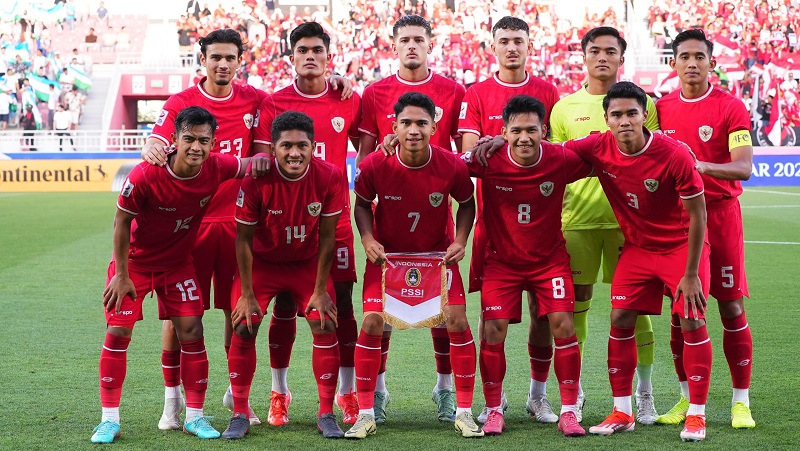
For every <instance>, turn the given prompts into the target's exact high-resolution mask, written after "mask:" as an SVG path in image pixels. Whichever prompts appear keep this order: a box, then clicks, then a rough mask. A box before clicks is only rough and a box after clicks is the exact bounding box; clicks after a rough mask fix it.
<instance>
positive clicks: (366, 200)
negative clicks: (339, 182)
mask: <svg viewBox="0 0 800 451" xmlns="http://www.w3.org/2000/svg"><path fill="white" fill-rule="evenodd" d="M353 192H354V193H356V196H358V197H360V198H361V199H362V200H364V201H365V202H372V201H373V200H374V199H367V198H366V197H364V196H362V195H361V194H358V191H356V190H353Z"/></svg>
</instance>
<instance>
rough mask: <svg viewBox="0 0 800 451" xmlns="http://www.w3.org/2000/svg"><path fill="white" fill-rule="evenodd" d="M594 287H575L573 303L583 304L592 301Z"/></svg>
mask: <svg viewBox="0 0 800 451" xmlns="http://www.w3.org/2000/svg"><path fill="white" fill-rule="evenodd" d="M593 294H594V285H577V284H576V285H575V302H585V301H589V300H591V299H592V295H593Z"/></svg>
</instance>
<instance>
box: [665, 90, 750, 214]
mask: <svg viewBox="0 0 800 451" xmlns="http://www.w3.org/2000/svg"><path fill="white" fill-rule="evenodd" d="M656 110H658V118H659V121H660V123H661V130H662V131H663V132H664V134H665V135H667V136H669V137H672V138H675V139H677V140H679V141H682V142H684V143H686V144H687V145H688V146H689V147H690V148H691V149H692V152H694V153H695V155H697V158H698V159H699V160H701V161H708V162H710V163H717V164H724V163H730V162H731V152H730V145H729V136H730V135H731V134H733V133H734V132H738V131H741V130H745V131H747V132H748V133H747V136H746V138H744V140H745V141H746V142H745V141H743V142H742V145H750V144H752V143H751V142H750V140H749V138H750V133H749V132H750V129H751V125H750V113H748V112H747V108H745V106H744V104H743V103H742V101H741V100H739V99H737V98H736V97H734V96H732V95H730V94H728V93H727V92H725V91H723V90H722V89H720V88H716V87H713V86H709V88H708V92H706V93H705V94H703V95H702V96H700V97H698V98H696V99H687V98H685V97H683V95H682V94H681V91H680V89H678V90H675V91H672V92H671V93H670V94H668V95H666V96H664V97H663V98H662V99H661V100H659V101H658V102H656ZM737 147H738V146H737ZM702 177H703V183H705V187H706V200H707V201H708V203H709V204H713V203H715V202H720V201H724V200H726V199H730V198H733V197H738V196H739V195H740V194H742V183H741V182H740V181H739V180H720V179H718V178H715V177H709V176H705V175H703V176H702Z"/></svg>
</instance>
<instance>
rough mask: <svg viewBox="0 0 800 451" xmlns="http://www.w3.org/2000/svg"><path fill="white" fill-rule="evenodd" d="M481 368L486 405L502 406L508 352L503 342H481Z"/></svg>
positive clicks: (491, 406)
mask: <svg viewBox="0 0 800 451" xmlns="http://www.w3.org/2000/svg"><path fill="white" fill-rule="evenodd" d="M480 368H481V380H483V397H484V399H485V400H486V406H487V407H490V408H494V407H500V404H501V399H500V397H501V393H502V391H503V379H504V378H505V376H506V353H505V349H504V344H503V343H497V344H489V343H486V341H482V342H481V357H480Z"/></svg>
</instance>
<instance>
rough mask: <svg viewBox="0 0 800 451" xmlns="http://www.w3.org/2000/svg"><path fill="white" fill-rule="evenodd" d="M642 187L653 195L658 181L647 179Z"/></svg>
mask: <svg viewBox="0 0 800 451" xmlns="http://www.w3.org/2000/svg"><path fill="white" fill-rule="evenodd" d="M644 187H645V188H647V191H650V192H651V193H655V192H656V190H657V189H658V180H655V179H647V180H645V181H644Z"/></svg>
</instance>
